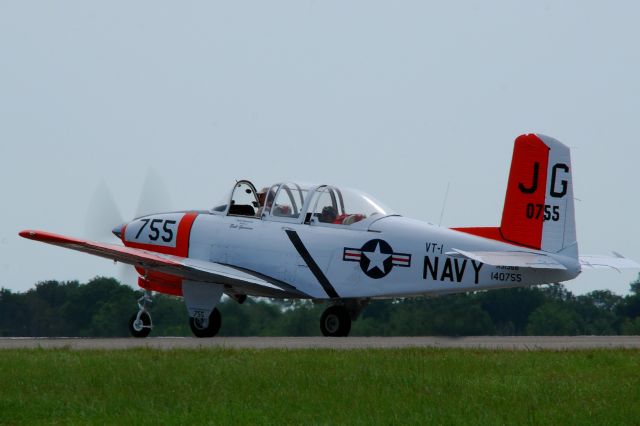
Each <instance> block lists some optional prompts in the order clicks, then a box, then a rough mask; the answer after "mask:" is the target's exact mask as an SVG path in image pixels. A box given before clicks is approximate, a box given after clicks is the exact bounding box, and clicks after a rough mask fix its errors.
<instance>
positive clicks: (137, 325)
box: [129, 312, 151, 337]
mask: <svg viewBox="0 0 640 426" xmlns="http://www.w3.org/2000/svg"><path fill="white" fill-rule="evenodd" d="M129 332H130V333H131V335H132V336H133V337H147V336H148V335H149V333H151V315H149V313H148V312H142V313H141V314H140V319H138V313H137V312H136V313H135V314H133V316H132V317H131V319H130V320H129Z"/></svg>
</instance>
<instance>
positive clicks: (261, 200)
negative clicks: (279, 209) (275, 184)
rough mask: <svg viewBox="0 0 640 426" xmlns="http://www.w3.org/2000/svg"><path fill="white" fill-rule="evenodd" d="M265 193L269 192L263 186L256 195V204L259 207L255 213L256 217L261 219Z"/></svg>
mask: <svg viewBox="0 0 640 426" xmlns="http://www.w3.org/2000/svg"><path fill="white" fill-rule="evenodd" d="M267 191H269V188H267V187H266V186H265V187H264V188H262V189H261V190H260V191H258V192H257V193H256V196H257V197H258V204H260V207H258V210H257V212H256V217H262V211H263V210H264V202H265V199H266V198H267Z"/></svg>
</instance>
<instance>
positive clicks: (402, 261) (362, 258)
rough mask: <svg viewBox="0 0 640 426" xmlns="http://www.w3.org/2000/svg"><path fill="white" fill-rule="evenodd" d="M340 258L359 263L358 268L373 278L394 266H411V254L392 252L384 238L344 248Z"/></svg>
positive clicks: (389, 270)
mask: <svg viewBox="0 0 640 426" xmlns="http://www.w3.org/2000/svg"><path fill="white" fill-rule="evenodd" d="M342 260H344V261H346V262H358V263H360V269H362V272H364V273H365V274H366V275H367V276H368V277H370V278H373V279H378V278H383V277H385V276H387V274H389V272H391V269H393V267H394V266H401V267H409V266H411V255H410V254H407V253H394V251H393V249H392V248H391V246H390V245H389V243H387V242H386V241H384V240H380V239H375V240H369V241H367V242H366V243H364V244H363V246H362V247H361V248H359V249H356V248H348V247H345V248H344V252H343V256H342Z"/></svg>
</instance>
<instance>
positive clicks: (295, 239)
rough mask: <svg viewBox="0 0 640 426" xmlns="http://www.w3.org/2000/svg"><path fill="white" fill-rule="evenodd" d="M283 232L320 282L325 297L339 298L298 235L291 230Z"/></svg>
mask: <svg viewBox="0 0 640 426" xmlns="http://www.w3.org/2000/svg"><path fill="white" fill-rule="evenodd" d="M285 232H286V233H287V236H288V237H289V239H290V240H291V242H292V243H293V246H294V247H295V248H296V250H298V254H299V255H300V256H301V257H302V259H303V260H304V262H305V263H306V264H307V266H308V267H309V269H310V270H311V272H312V273H313V275H314V276H315V277H316V279H317V280H318V282H320V285H321V286H322V288H324V291H326V292H327V295H328V296H329V297H332V298H335V297H340V296H338V293H337V292H336V289H335V288H333V286H332V285H331V283H330V282H329V280H328V279H327V277H326V276H325V275H324V272H322V269H320V267H319V266H318V264H317V263H316V261H315V260H313V258H312V257H311V254H310V253H309V250H307V248H306V247H305V246H304V244H303V243H302V240H301V239H300V236H299V235H298V233H297V232H296V231H293V230H291V229H287V230H286V231H285Z"/></svg>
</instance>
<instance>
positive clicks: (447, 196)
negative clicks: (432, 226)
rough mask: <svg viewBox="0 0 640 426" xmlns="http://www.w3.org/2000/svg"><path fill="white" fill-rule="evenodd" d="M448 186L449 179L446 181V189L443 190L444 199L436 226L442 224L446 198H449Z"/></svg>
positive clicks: (449, 183) (449, 184)
mask: <svg viewBox="0 0 640 426" xmlns="http://www.w3.org/2000/svg"><path fill="white" fill-rule="evenodd" d="M450 186H451V181H449V182H447V190H446V191H445V192H444V200H442V211H441V212H440V221H438V226H442V218H443V216H444V208H445V207H446V206H447V198H449V187H450Z"/></svg>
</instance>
